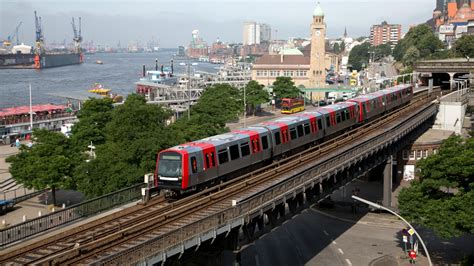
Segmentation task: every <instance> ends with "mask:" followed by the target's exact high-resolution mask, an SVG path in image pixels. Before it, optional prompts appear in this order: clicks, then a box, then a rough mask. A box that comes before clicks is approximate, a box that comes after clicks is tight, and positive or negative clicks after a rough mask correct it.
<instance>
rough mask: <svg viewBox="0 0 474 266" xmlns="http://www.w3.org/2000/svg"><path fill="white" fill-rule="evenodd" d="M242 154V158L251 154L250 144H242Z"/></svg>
mask: <svg viewBox="0 0 474 266" xmlns="http://www.w3.org/2000/svg"><path fill="white" fill-rule="evenodd" d="M240 153H242V157H244V156H247V155H249V154H250V147H249V144H248V142H245V143H242V144H240Z"/></svg>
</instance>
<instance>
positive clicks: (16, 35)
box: [3, 21, 23, 46]
mask: <svg viewBox="0 0 474 266" xmlns="http://www.w3.org/2000/svg"><path fill="white" fill-rule="evenodd" d="M22 23H23V21H20V23H19V24H18V26H16V28H15V32H14V33H12V34H10V36H8V37H7V40H6V41H5V42H3V45H5V46H10V45H12V40H13V38H15V37H16V45H19V44H20V41H19V40H18V30H19V29H20V26H21V24H22Z"/></svg>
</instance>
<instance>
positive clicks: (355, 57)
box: [348, 42, 370, 71]
mask: <svg viewBox="0 0 474 266" xmlns="http://www.w3.org/2000/svg"><path fill="white" fill-rule="evenodd" d="M369 50H370V43H368V42H364V43H362V44H359V45H356V46H355V47H354V48H352V50H351V52H350V53H349V62H348V63H349V64H350V65H352V69H355V70H357V71H360V70H362V67H363V65H368V64H369Z"/></svg>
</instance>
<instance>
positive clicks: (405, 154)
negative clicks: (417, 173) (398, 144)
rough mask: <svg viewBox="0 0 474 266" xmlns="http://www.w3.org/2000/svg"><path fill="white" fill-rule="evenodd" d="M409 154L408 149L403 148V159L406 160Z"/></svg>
mask: <svg viewBox="0 0 474 266" xmlns="http://www.w3.org/2000/svg"><path fill="white" fill-rule="evenodd" d="M409 156H410V151H409V150H403V160H408V159H409Z"/></svg>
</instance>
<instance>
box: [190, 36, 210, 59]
mask: <svg viewBox="0 0 474 266" xmlns="http://www.w3.org/2000/svg"><path fill="white" fill-rule="evenodd" d="M186 55H187V56H189V57H192V58H199V57H202V56H208V55H209V47H208V46H207V43H206V42H205V41H204V40H203V39H202V38H201V36H199V30H193V32H192V40H191V43H190V44H189V46H188V49H187V50H186Z"/></svg>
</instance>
